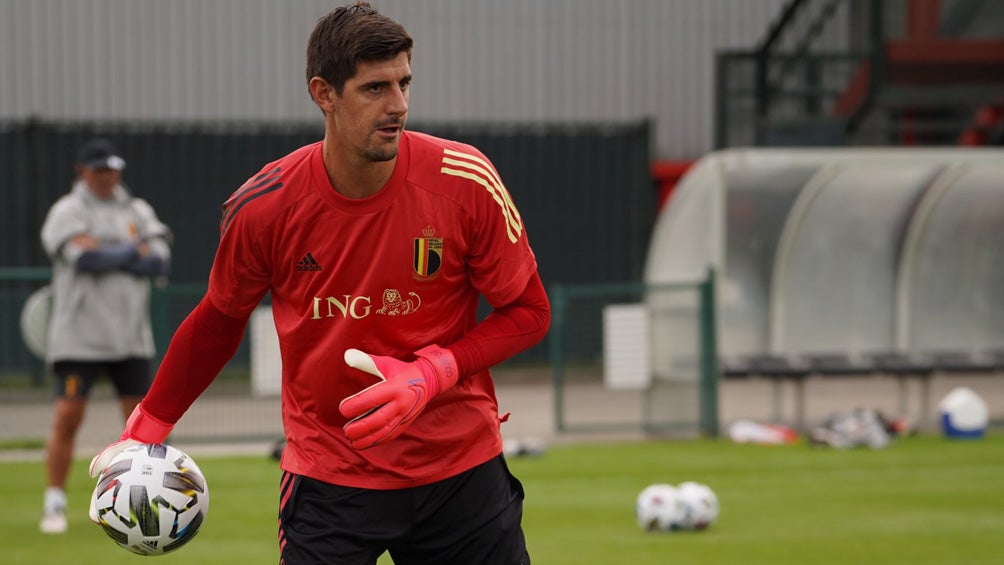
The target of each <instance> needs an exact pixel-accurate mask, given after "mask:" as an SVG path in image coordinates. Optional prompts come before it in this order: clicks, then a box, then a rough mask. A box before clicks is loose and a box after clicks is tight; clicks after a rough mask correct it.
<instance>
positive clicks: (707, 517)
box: [676, 481, 718, 530]
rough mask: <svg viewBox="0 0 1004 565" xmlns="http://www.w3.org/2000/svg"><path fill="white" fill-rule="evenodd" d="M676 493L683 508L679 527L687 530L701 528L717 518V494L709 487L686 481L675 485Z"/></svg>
mask: <svg viewBox="0 0 1004 565" xmlns="http://www.w3.org/2000/svg"><path fill="white" fill-rule="evenodd" d="M676 494H677V496H678V497H679V498H680V503H681V505H682V506H683V508H684V511H683V512H684V515H683V519H682V520H681V523H682V524H681V527H683V528H684V529H687V530H703V529H705V528H707V527H708V526H710V525H711V524H713V523H714V522H715V519H717V518H718V496H716V495H715V493H714V491H712V490H711V487H709V486H707V485H705V484H701V483H697V482H694V481H687V482H684V483H680V484H679V485H678V486H677V487H676Z"/></svg>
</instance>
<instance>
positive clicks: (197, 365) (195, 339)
mask: <svg viewBox="0 0 1004 565" xmlns="http://www.w3.org/2000/svg"><path fill="white" fill-rule="evenodd" d="M246 326H247V319H238V318H231V317H229V316H227V315H226V314H224V313H223V312H220V311H219V310H218V309H217V308H216V307H215V306H213V304H212V302H211V301H210V300H209V297H208V296H207V297H205V298H203V299H202V302H200V303H199V305H198V306H196V308H195V309H194V310H193V311H192V313H191V314H189V315H188V317H187V318H185V321H184V322H182V323H181V325H180V326H179V327H178V330H177V331H176V332H175V334H174V337H173V338H172V339H171V345H170V346H169V347H168V349H167V353H166V354H165V355H164V360H163V361H162V362H161V364H160V369H159V370H158V371H157V376H156V378H155V379H154V381H153V386H151V387H150V392H149V393H147V395H146V397H145V398H144V399H143V409H144V410H145V411H146V412H147V413H149V414H150V415H152V416H154V417H155V418H157V419H158V420H162V421H164V422H167V423H170V424H174V423H176V422H177V421H178V420H179V419H180V418H181V416H182V415H183V414H184V413H185V411H186V410H188V408H189V406H191V405H192V403H193V402H195V399H196V398H198V397H199V395H200V394H202V392H203V391H204V390H206V388H207V387H208V386H209V385H210V383H212V382H213V379H215V378H216V375H218V374H219V372H220V370H222V369H223V367H224V366H225V365H226V364H227V362H228V361H229V360H230V358H232V357H233V356H234V353H236V351H237V347H238V346H239V345H240V342H241V338H242V337H243V336H244V328H245V327H246Z"/></svg>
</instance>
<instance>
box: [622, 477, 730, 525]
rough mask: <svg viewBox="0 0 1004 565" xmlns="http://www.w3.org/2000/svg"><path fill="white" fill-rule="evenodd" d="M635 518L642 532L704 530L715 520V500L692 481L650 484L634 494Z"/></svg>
mask: <svg viewBox="0 0 1004 565" xmlns="http://www.w3.org/2000/svg"><path fill="white" fill-rule="evenodd" d="M635 516H636V518H637V519H638V526H639V527H641V529H643V530H648V531H661V532H673V531H677V530H704V529H706V528H707V527H708V526H710V525H711V524H712V523H714V521H715V519H717V518H718V497H717V496H716V495H715V493H714V491H712V490H711V488H710V487H708V486H707V485H704V484H701V483H697V482H694V481H687V482H683V483H680V484H679V485H678V486H675V487H674V486H672V485H669V484H663V483H660V484H654V485H649V486H647V487H645V489H644V490H642V491H641V493H639V494H638V499H637V501H636V503H635Z"/></svg>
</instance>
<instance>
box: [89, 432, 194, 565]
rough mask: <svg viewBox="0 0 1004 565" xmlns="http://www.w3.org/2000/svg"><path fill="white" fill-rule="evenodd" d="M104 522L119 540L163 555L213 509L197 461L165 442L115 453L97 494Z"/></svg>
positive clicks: (142, 551)
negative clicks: (210, 506)
mask: <svg viewBox="0 0 1004 565" xmlns="http://www.w3.org/2000/svg"><path fill="white" fill-rule="evenodd" d="M93 497H94V500H92V503H93V504H94V508H95V510H96V511H97V515H98V519H99V520H100V525H101V527H102V529H104V531H105V533H106V534H108V537H110V538H112V540H113V541H115V543H116V544H118V545H119V546H121V547H123V548H125V549H128V550H129V551H132V552H133V553H138V554H140V555H162V554H165V553H169V552H171V551H174V550H176V549H178V548H179V547H181V546H183V545H185V544H186V543H188V542H189V541H191V540H192V538H193V537H195V534H197V533H198V532H199V528H200V527H201V526H202V523H203V522H204V521H205V519H206V513H207V512H208V511H209V488H208V485H207V484H206V479H205V477H204V476H203V474H202V471H201V470H199V467H198V465H196V464H195V461H193V460H192V458H191V457H189V456H188V455H186V454H185V453H184V452H182V451H181V450H179V449H177V448H175V447H171V446H168V445H163V444H152V445H137V446H134V447H131V448H129V449H126V450H124V451H123V452H122V453H120V454H119V455H117V456H116V457H115V458H114V459H112V461H111V463H109V464H108V467H107V468H106V469H105V470H104V471H103V472H102V473H101V476H99V477H98V486H97V488H96V489H95V490H94V494H93Z"/></svg>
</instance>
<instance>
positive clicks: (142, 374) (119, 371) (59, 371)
mask: <svg viewBox="0 0 1004 565" xmlns="http://www.w3.org/2000/svg"><path fill="white" fill-rule="evenodd" d="M52 370H53V372H54V373H56V396H59V397H62V398H87V396H88V395H89V394H90V393H91V387H92V386H94V382H95V381H97V380H98V378H99V377H100V376H101V374H102V373H104V374H106V375H108V378H109V379H111V381H112V384H113V385H115V391H116V392H117V393H118V395H119V396H120V397H122V396H144V395H146V393H147V391H148V390H150V382H151V379H150V360H149V359H142V358H139V357H130V358H128V359H123V360H122V361H56V362H55V363H53V364H52Z"/></svg>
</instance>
